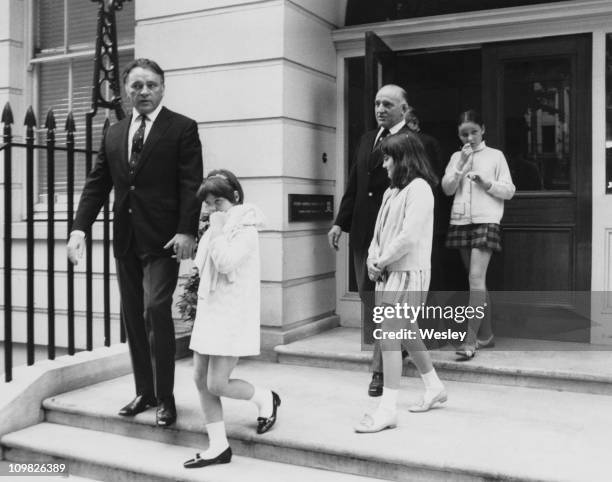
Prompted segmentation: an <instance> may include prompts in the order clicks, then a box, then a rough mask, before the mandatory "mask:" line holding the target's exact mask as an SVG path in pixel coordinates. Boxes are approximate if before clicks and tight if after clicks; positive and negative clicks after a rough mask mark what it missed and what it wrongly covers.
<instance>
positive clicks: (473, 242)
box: [446, 223, 502, 252]
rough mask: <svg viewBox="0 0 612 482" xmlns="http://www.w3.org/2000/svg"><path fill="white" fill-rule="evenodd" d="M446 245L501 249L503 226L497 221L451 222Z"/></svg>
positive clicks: (448, 246) (452, 247) (453, 247)
mask: <svg viewBox="0 0 612 482" xmlns="http://www.w3.org/2000/svg"><path fill="white" fill-rule="evenodd" d="M446 247H447V248H451V249H459V248H480V249H490V250H491V251H497V252H499V251H501V249H502V247H501V228H500V227H499V224H496V223H483V224H462V225H455V224H451V225H450V226H449V227H448V234H447V235H446Z"/></svg>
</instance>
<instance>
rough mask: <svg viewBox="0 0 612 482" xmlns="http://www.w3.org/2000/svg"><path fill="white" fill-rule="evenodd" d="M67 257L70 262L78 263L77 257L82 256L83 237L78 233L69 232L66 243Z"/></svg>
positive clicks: (83, 248) (83, 247)
mask: <svg viewBox="0 0 612 482" xmlns="http://www.w3.org/2000/svg"><path fill="white" fill-rule="evenodd" d="M66 251H67V254H68V259H69V260H70V262H71V263H72V264H79V259H81V258H82V257H83V251H85V237H83V236H81V235H79V234H71V235H70V239H69V240H68V244H67V245H66Z"/></svg>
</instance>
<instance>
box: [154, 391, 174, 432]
mask: <svg viewBox="0 0 612 482" xmlns="http://www.w3.org/2000/svg"><path fill="white" fill-rule="evenodd" d="M174 422H176V405H175V404H174V397H171V398H168V399H166V400H162V401H161V402H159V407H158V408H157V420H156V423H157V425H158V426H160V427H169V426H170V425H172V424H173V423H174Z"/></svg>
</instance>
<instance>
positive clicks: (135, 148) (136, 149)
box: [130, 115, 148, 168]
mask: <svg viewBox="0 0 612 482" xmlns="http://www.w3.org/2000/svg"><path fill="white" fill-rule="evenodd" d="M138 118H139V119H141V121H140V125H139V126H138V129H137V130H136V132H135V133H134V137H133V138H132V151H131V154H130V167H132V168H133V167H134V166H136V164H138V159H139V158H140V153H141V152H142V146H143V145H144V135H145V127H146V121H147V119H148V117H147V116H146V115H139V116H138Z"/></svg>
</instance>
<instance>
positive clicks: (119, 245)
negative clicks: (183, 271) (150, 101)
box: [73, 107, 202, 258]
mask: <svg viewBox="0 0 612 482" xmlns="http://www.w3.org/2000/svg"><path fill="white" fill-rule="evenodd" d="M130 122H131V116H130V117H128V118H126V119H123V120H121V121H120V122H118V123H116V124H114V125H112V126H110V127H109V129H108V130H107V132H106V135H105V137H104V139H103V140H102V145H101V147H100V151H99V153H98V157H97V160H96V162H95V165H94V166H93V169H92V170H91V172H90V173H89V176H88V177H87V181H86V183H85V188H84V189H83V194H82V195H81V200H80V202H79V207H78V209H77V214H76V217H75V220H74V224H73V229H75V230H77V229H78V230H82V231H86V230H87V229H88V228H89V227H90V226H91V225H92V223H93V222H94V220H95V219H96V216H97V215H98V212H99V211H100V208H101V207H102V205H103V204H104V201H105V200H106V198H107V196H108V194H109V192H110V190H111V188H113V187H114V188H115V204H114V207H113V214H114V220H113V249H114V253H115V257H118V258H120V257H122V256H124V255H125V254H126V253H127V251H128V249H129V247H130V242H131V239H132V236H133V237H134V241H135V242H136V243H135V246H136V247H137V250H138V252H139V253H141V254H150V255H154V256H170V255H171V254H173V253H172V250H164V249H163V247H164V245H165V244H166V243H167V242H168V241H169V240H170V239H171V238H172V237H173V236H174V235H175V234H177V233H182V234H191V235H194V236H195V235H196V234H197V230H198V222H199V219H198V218H199V214H200V209H201V203H200V202H199V201H198V200H197V198H196V192H197V190H198V188H199V186H200V183H201V182H202V146H201V143H200V138H199V136H198V126H197V124H196V122H195V121H193V120H191V119H189V118H187V117H185V116H183V115H180V114H177V113H175V112H172V111H171V110H168V109H166V108H165V107H163V108H162V109H161V111H160V113H159V115H158V116H157V118H156V119H155V122H154V123H153V125H152V127H151V130H150V132H149V135H148V136H147V139H146V142H145V143H144V146H143V150H142V152H141V154H140V159H139V161H138V164H137V165H136V167H135V168H134V170H133V171H132V170H131V168H130V166H129V164H128V131H129V126H130Z"/></svg>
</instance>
